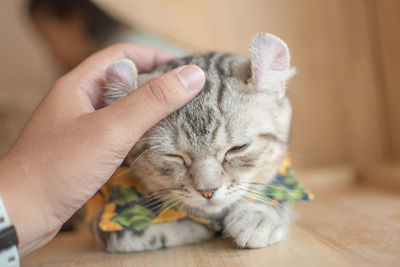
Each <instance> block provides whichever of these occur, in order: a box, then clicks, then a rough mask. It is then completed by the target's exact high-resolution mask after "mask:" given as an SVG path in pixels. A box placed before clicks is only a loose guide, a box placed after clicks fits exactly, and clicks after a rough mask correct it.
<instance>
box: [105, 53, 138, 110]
mask: <svg viewBox="0 0 400 267" xmlns="http://www.w3.org/2000/svg"><path fill="white" fill-rule="evenodd" d="M137 76H138V71H137V68H136V65H135V63H133V62H132V61H131V60H129V59H127V58H125V59H121V60H119V61H116V62H114V63H113V64H111V65H110V66H108V68H107V70H106V83H105V85H104V90H103V104H104V106H108V105H111V104H112V103H114V102H115V101H117V100H119V99H121V98H123V97H125V96H127V95H128V94H130V93H131V92H132V91H134V90H135V89H136V88H137Z"/></svg>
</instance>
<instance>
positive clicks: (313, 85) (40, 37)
mask: <svg viewBox="0 0 400 267" xmlns="http://www.w3.org/2000/svg"><path fill="white" fill-rule="evenodd" d="M48 2H52V3H53V4H50V6H48ZM61 2H64V3H61ZM29 3H30V4H29ZM93 7H95V8H94V9H93ZM82 10H83V11H82ZM399 29H400V1H397V0H382V1H379V0H352V1H348V0H324V1H320V0H301V1H300V0H279V1H278V0H246V1H244V0H203V1H195V0H185V1H183V0H146V1H139V0H113V1H101V0H96V1H93V2H91V1H59V0H55V1H44V0H42V1H23V0H5V1H1V3H0V33H1V44H0V53H1V54H0V58H1V65H0V154H2V153H4V152H5V151H7V149H8V148H9V147H10V145H11V144H12V143H13V141H14V140H15V138H16V137H17V135H18V133H19V131H20V130H21V129H22V127H23V125H24V123H25V122H26V121H27V119H28V118H29V114H30V113H31V112H32V111H33V110H34V108H35V106H36V105H37V104H38V103H39V101H40V99H41V98H42V97H43V95H44V94H45V93H46V92H47V90H48V89H49V88H50V87H51V84H52V83H53V82H54V81H55V79H56V78H57V77H59V76H60V75H61V74H62V73H64V72H65V71H67V70H68V69H70V68H72V67H73V66H75V65H76V64H77V63H79V62H80V61H81V60H82V59H83V58H85V57H86V56H88V55H89V54H91V53H92V52H94V51H96V50H98V49H101V48H102V47H105V46H107V45H109V44H111V43H114V42H118V41H129V42H133V43H138V44H144V45H149V46H155V47H159V48H163V49H166V50H168V51H170V52H172V53H175V54H176V55H184V54H187V53H190V52H196V51H208V50H221V51H229V52H234V53H237V54H240V55H244V56H248V55H249V51H248V46H249V41H250V40H251V38H252V37H253V35H254V34H255V33H257V32H261V31H263V32H270V33H273V34H275V35H278V36H279V37H281V38H282V39H283V40H284V41H286V42H287V44H288V46H289V48H290V50H291V53H292V64H293V66H295V67H296V68H297V75H296V76H295V77H294V78H293V79H292V81H291V82H290V84H289V94H290V97H291V100H292V103H293V110H294V120H293V127H292V129H293V130H292V144H291V148H290V151H291V154H292V158H293V161H294V162H295V165H296V166H298V167H302V168H320V167H326V166H352V167H351V168H352V169H353V170H357V171H359V170H366V169H368V168H370V167H371V166H376V165H379V166H391V167H393V166H394V167H395V166H398V165H396V164H395V163H393V162H395V161H396V160H399V159H400V120H399V118H400V105H398V102H399V101H400V75H399V71H400V50H399V48H400V30H399ZM382 164H383V165H382Z"/></svg>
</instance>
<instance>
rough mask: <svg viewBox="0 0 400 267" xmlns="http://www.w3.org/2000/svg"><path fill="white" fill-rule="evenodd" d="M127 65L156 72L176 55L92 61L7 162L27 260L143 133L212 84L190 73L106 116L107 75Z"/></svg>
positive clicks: (144, 53)
mask: <svg viewBox="0 0 400 267" xmlns="http://www.w3.org/2000/svg"><path fill="white" fill-rule="evenodd" d="M122 58H130V59H131V60H133V61H134V62H135V63H136V65H137V66H138V68H139V70H140V71H149V70H151V69H153V68H154V67H155V66H157V65H159V64H161V63H163V62H165V61H167V60H169V59H171V55H169V54H167V53H165V52H161V51H158V50H155V49H151V48H145V47H139V46H134V45H130V44H118V45H114V46H111V47H109V48H107V49H105V50H103V51H100V52H98V53H96V54H94V55H92V56H90V57H89V58H88V59H86V60H85V61H83V62H82V63H81V64H80V65H79V66H77V67H76V68H75V69H73V70H72V71H71V72H69V73H68V74H66V75H65V76H63V77H61V78H60V79H58V80H57V81H56V83H55V84H54V86H53V88H52V89H51V90H50V91H49V92H48V93H47V95H46V96H45V97H44V99H43V100H42V102H41V103H40V104H39V106H38V107H37V108H36V110H35V111H34V113H33V114H32V116H31V118H30V120H29V121H28V123H27V124H26V126H25V128H24V129H23V131H22V133H21V134H20V136H19V137H18V139H17V141H16V142H15V144H14V145H13V146H12V147H11V149H10V150H9V151H8V152H7V153H6V154H5V155H4V156H3V157H1V158H0V196H1V197H2V199H3V201H4V203H5V206H6V208H7V211H8V215H9V217H10V220H11V222H12V223H13V224H14V225H15V227H16V230H17V234H18V237H19V240H20V244H19V252H20V255H21V256H23V255H25V254H27V253H29V252H30V251H32V250H34V249H37V248H39V247H41V246H42V245H44V244H46V243H47V242H48V241H49V240H51V239H52V238H53V237H54V236H55V234H56V233H57V232H58V230H59V229H60V227H61V226H62V224H63V223H64V222H65V221H66V220H67V219H68V218H70V216H72V214H73V213H74V212H75V211H76V210H78V209H79V208H80V207H81V206H82V205H83V204H84V203H85V202H86V201H87V200H88V199H89V198H90V197H91V196H92V195H93V194H94V193H95V192H97V190H98V189H99V188H100V187H101V186H102V185H103V184H104V183H105V182H107V180H108V178H109V177H110V176H111V175H112V173H113V172H114V171H115V169H116V168H117V167H118V166H119V165H120V164H121V163H122V161H123V159H124V157H125V156H126V154H127V153H128V152H129V150H130V148H131V147H132V146H133V145H134V143H135V142H136V141H137V140H138V139H139V138H140V137H141V136H142V135H143V133H145V132H146V131H147V130H148V129H149V128H151V127H152V126H153V125H154V124H156V123H157V122H158V121H160V120H161V119H163V118H164V117H166V116H167V115H169V114H170V113H172V112H173V111H175V110H177V109H178V108H180V107H181V106H183V105H184V104H186V103H187V102H189V101H190V100H191V99H192V98H193V97H194V96H195V95H197V93H198V92H199V91H200V90H201V88H202V87H203V85H204V82H205V76H204V73H203V71H202V70H201V69H200V68H199V67H197V66H194V65H189V66H182V67H179V68H177V69H175V70H172V71H170V72H168V73H166V74H163V75H161V76H159V77H157V78H154V79H152V80H150V81H149V82H147V83H146V84H144V85H142V86H141V87H139V88H138V89H137V90H135V91H134V92H133V93H131V94H130V95H129V96H127V97H125V98H123V99H121V100H120V101H117V102H116V103H114V104H113V105H111V106H108V107H105V108H101V92H102V85H103V83H104V78H105V77H104V76H105V70H106V68H107V66H108V65H110V64H111V63H113V62H115V61H117V60H119V59H122Z"/></svg>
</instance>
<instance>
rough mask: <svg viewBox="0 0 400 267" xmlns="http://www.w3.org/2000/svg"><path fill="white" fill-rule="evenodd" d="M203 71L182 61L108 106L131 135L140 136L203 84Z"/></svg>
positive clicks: (177, 107) (116, 121)
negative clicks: (174, 67)
mask: <svg viewBox="0 0 400 267" xmlns="http://www.w3.org/2000/svg"><path fill="white" fill-rule="evenodd" d="M204 83H205V74H204V72H203V70H202V69H201V68H200V67H198V66H196V65H185V66H181V67H179V68H177V69H174V70H171V71H169V72H167V73H165V74H163V75H161V76H158V77H156V78H154V79H151V80H150V81H148V82H147V83H145V84H143V85H142V86H140V87H139V88H138V89H136V90H135V91H133V92H132V93H131V94H129V95H128V96H126V97H125V98H123V99H121V100H119V101H117V102H115V103H114V104H112V105H111V106H108V107H107V109H108V111H107V112H108V113H112V114H113V115H114V116H112V117H113V120H114V122H115V123H116V124H120V125H121V127H123V129H129V130H130V131H131V133H130V134H131V135H133V136H135V137H140V136H142V135H143V134H144V133H145V132H146V131H147V130H148V129H150V128H151V127H152V126H153V125H155V124H156V123H157V122H159V121H160V120H162V119H163V118H165V117H167V116H168V115H169V114H171V113H172V112H174V111H176V110H177V109H179V108H180V107H182V106H183V105H185V104H186V103H188V102H189V101H190V100H191V99H193V98H194V97H195V96H196V95H197V94H198V93H199V92H200V90H201V89H202V88H203V86H204Z"/></svg>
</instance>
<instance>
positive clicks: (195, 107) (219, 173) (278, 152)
mask: <svg viewBox="0 0 400 267" xmlns="http://www.w3.org/2000/svg"><path fill="white" fill-rule="evenodd" d="M250 50H251V59H245V58H241V57H238V56H234V55H231V54H225V53H207V54H198V55H194V56H189V57H186V58H183V59H175V60H173V61H171V62H169V63H167V64H166V65H165V66H161V67H160V68H158V69H157V70H155V71H154V72H152V73H150V74H139V76H138V81H139V85H140V84H141V83H144V82H145V81H146V80H148V79H150V78H152V77H155V76H157V75H159V74H161V73H163V72H166V71H169V70H170V69H172V68H175V67H177V66H180V65H184V64H197V65H198V66H200V67H201V68H202V69H203V70H204V72H205V74H206V77H207V81H206V84H205V86H204V88H203V90H202V91H201V93H200V94H199V95H198V96H197V97H196V98H194V99H193V100H192V101H191V102H190V103H188V104H187V105H185V106H184V107H183V108H181V109H180V110H178V111H177V112H175V113H173V114H171V115H170V116H168V117H167V118H165V119H164V120H162V121H161V122H159V123H158V124H157V125H155V126H154V127H153V128H152V129H150V130H149V131H148V132H147V133H146V134H145V135H144V136H143V137H142V138H141V140H140V141H138V142H137V143H136V144H135V146H134V147H133V148H132V150H131V152H130V153H129V154H128V156H127V158H126V161H127V162H128V163H129V164H130V165H131V168H132V171H133V172H134V173H135V174H136V175H137V176H138V177H140V178H141V180H142V182H143V183H144V184H145V185H146V186H147V187H148V188H149V189H150V190H151V191H154V192H156V191H158V192H159V193H158V194H159V197H160V198H162V199H164V200H168V201H170V202H169V203H171V204H178V203H179V204H180V205H183V207H184V208H186V209H188V210H192V211H194V212H197V213H201V214H203V215H216V214H219V213H221V212H222V211H223V210H224V209H225V208H227V207H229V206H230V205H232V204H233V203H235V202H236V201H238V200H239V199H241V198H244V197H245V196H248V195H251V194H253V193H254V190H255V189H257V188H258V189H261V188H260V186H259V184H258V183H261V184H262V183H267V182H268V181H270V180H271V179H272V178H273V177H274V176H275V174H276V172H277V171H278V168H279V166H280V163H281V162H282V160H283V159H284V157H285V154H286V149H287V142H288V135H289V129H290V121H291V107H290V103H289V100H288V99H287V97H286V82H287V81H288V79H290V77H291V76H292V75H293V74H294V70H293V69H292V68H290V55H289V50H288V48H287V46H286V44H285V43H284V42H283V41H282V40H281V39H279V38H277V37H275V36H273V35H271V34H264V33H263V34H258V35H256V36H255V37H254V39H253V41H252V42H251V49H250ZM135 75H136V69H135V67H134V64H132V63H131V62H130V61H127V60H125V61H122V62H120V63H116V64H114V65H112V66H110V68H109V69H108V83H109V84H108V86H107V88H108V89H106V91H105V96H104V97H105V103H107V104H111V103H112V102H114V101H116V100H117V99H118V98H120V97H123V96H124V95H126V94H127V93H128V92H129V91H132V90H134V88H135V87H136V86H135V80H134V79H135V78H136V76H135ZM134 77H135V78H134ZM138 116H142V115H141V114H138Z"/></svg>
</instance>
